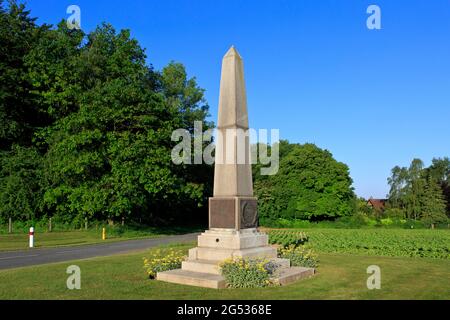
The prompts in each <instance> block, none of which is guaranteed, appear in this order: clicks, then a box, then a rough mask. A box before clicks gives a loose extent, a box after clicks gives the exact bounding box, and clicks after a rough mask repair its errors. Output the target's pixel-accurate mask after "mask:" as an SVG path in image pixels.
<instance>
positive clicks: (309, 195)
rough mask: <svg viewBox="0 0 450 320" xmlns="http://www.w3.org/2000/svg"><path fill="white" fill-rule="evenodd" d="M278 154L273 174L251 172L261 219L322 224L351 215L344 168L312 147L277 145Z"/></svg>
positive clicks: (353, 202) (352, 200)
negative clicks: (296, 220) (253, 176)
mask: <svg viewBox="0 0 450 320" xmlns="http://www.w3.org/2000/svg"><path fill="white" fill-rule="evenodd" d="M280 154H281V158H280V168H279V171H278V173H277V174H275V175H273V176H260V175H259V173H258V171H256V172H255V193H256V195H257V196H258V200H259V202H258V204H259V212H260V214H261V216H262V217H264V218H269V219H276V218H280V217H281V218H287V219H305V220H326V219H335V218H338V217H342V216H347V215H350V214H352V213H353V212H354V210H355V205H356V198H355V195H354V193H353V188H352V186H351V185H352V179H351V178H350V175H349V168H348V167H347V165H345V164H343V163H341V162H338V161H336V160H335V159H333V156H332V154H331V153H330V152H328V151H326V150H322V149H320V148H318V147H317V146H315V145H314V144H304V145H300V144H289V143H288V142H287V141H281V142H280Z"/></svg>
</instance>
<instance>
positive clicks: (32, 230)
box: [28, 227, 34, 248]
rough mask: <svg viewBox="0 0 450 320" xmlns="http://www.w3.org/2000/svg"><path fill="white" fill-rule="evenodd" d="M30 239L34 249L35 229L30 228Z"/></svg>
mask: <svg viewBox="0 0 450 320" xmlns="http://www.w3.org/2000/svg"><path fill="white" fill-rule="evenodd" d="M28 235H29V238H30V248H33V247H34V228H33V227H31V228H30V233H29V234H28Z"/></svg>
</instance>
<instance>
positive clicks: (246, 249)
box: [156, 228, 314, 289]
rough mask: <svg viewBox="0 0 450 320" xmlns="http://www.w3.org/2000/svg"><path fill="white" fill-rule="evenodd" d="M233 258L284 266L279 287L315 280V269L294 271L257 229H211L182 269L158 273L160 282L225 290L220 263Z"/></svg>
mask: <svg viewBox="0 0 450 320" xmlns="http://www.w3.org/2000/svg"><path fill="white" fill-rule="evenodd" d="M229 258H267V259H270V260H273V261H274V262H276V263H277V264H279V265H280V268H279V272H277V275H276V278H275V279H272V280H273V281H274V282H275V283H277V284H279V285H285V284H288V283H291V282H293V281H297V280H299V279H302V278H305V277H309V276H312V275H313V274H314V269H311V268H300V267H290V261H289V260H288V259H280V258H277V250H276V249H275V248H273V247H271V246H269V244H268V236H267V235H266V234H264V233H261V232H259V231H257V229H256V228H251V229H243V230H234V229H210V230H207V231H205V232H204V233H202V234H201V235H200V236H199V237H198V247H196V248H193V249H190V250H189V256H188V259H187V260H186V261H183V263H182V267H181V269H177V270H170V271H164V272H158V274H157V276H156V278H157V279H158V280H160V281H166V282H172V283H178V284H185V285H193V286H199V287H207V288H215V289H220V288H225V287H226V282H225V278H224V277H223V276H222V275H221V273H220V263H221V262H223V261H224V260H225V259H229Z"/></svg>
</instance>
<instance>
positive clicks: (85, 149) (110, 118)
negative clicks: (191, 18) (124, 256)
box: [0, 1, 212, 223]
mask: <svg viewBox="0 0 450 320" xmlns="http://www.w3.org/2000/svg"><path fill="white" fill-rule="evenodd" d="M0 24H1V30H0V41H1V44H2V45H1V46H0V47H1V48H0V50H1V51H0V119H1V123H0V152H1V153H0V163H1V168H0V218H1V219H3V220H4V219H6V218H7V217H11V216H13V217H18V218H23V219H30V218H40V217H42V216H45V215H50V216H55V215H56V216H58V217H61V218H63V219H64V220H67V221H74V220H75V221H76V220H79V219H84V217H93V218H95V219H106V218H108V219H114V218H119V217H128V218H130V219H138V218H139V219H140V220H141V221H144V222H148V223H161V222H165V223H167V222H169V221H172V220H173V219H176V218H177V217H178V218H179V217H180V216H183V217H185V218H188V219H189V217H194V218H195V217H197V218H198V217H199V213H201V212H204V210H198V208H199V207H202V206H203V205H204V204H205V201H206V198H207V195H208V194H209V193H210V189H211V177H212V174H211V173H212V168H211V167H210V166H206V165H196V166H186V167H181V166H175V165H174V164H173V163H172V161H171V159H170V154H171V153H170V150H171V149H172V147H173V145H174V143H175V142H172V141H171V133H172V131H173V130H175V129H178V128H186V129H188V130H191V132H192V127H193V124H194V121H195V120H199V121H204V120H205V118H206V116H207V113H208V105H207V104H206V102H205V100H204V98H203V93H204V90H203V89H201V88H199V87H198V85H197V83H196V81H195V78H188V77H187V73H186V71H185V69H184V66H183V65H181V64H179V63H170V64H169V65H168V66H166V67H165V68H163V70H162V71H161V72H159V71H155V70H154V69H153V68H152V67H151V66H148V65H147V64H146V55H145V52H144V49H142V48H141V47H140V46H139V44H138V42H137V41H136V40H134V39H132V38H131V37H130V32H129V31H128V30H122V31H120V32H116V30H115V29H114V28H113V27H112V26H111V25H108V24H103V25H101V26H99V27H97V29H95V30H94V31H93V32H91V33H89V34H84V33H83V32H82V31H80V30H69V29H67V27H66V23H65V22H61V23H60V24H59V25H58V26H57V27H56V28H54V27H51V26H48V25H44V26H38V25H36V23H35V19H34V18H30V15H29V12H28V11H26V9H25V7H24V6H23V5H17V4H16V3H15V2H14V1H10V2H9V4H8V5H5V4H4V3H3V2H0ZM205 125H206V128H205V129H207V128H208V127H209V126H211V123H207V122H206V123H205ZM205 125H204V127H205Z"/></svg>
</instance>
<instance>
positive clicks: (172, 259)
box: [144, 248, 186, 279]
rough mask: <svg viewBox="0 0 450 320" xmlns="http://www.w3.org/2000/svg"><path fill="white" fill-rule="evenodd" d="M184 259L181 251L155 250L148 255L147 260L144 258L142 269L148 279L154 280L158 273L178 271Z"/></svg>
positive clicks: (171, 249)
mask: <svg viewBox="0 0 450 320" xmlns="http://www.w3.org/2000/svg"><path fill="white" fill-rule="evenodd" d="M185 258H186V256H185V254H184V252H183V251H181V250H177V249H173V248H170V249H157V250H155V251H152V252H151V253H150V256H149V257H148V258H144V268H145V270H146V272H147V274H148V276H149V278H150V279H155V277H156V274H157V273H158V272H162V271H167V270H173V269H179V268H181V263H182V262H183V260H184V259H185Z"/></svg>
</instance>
